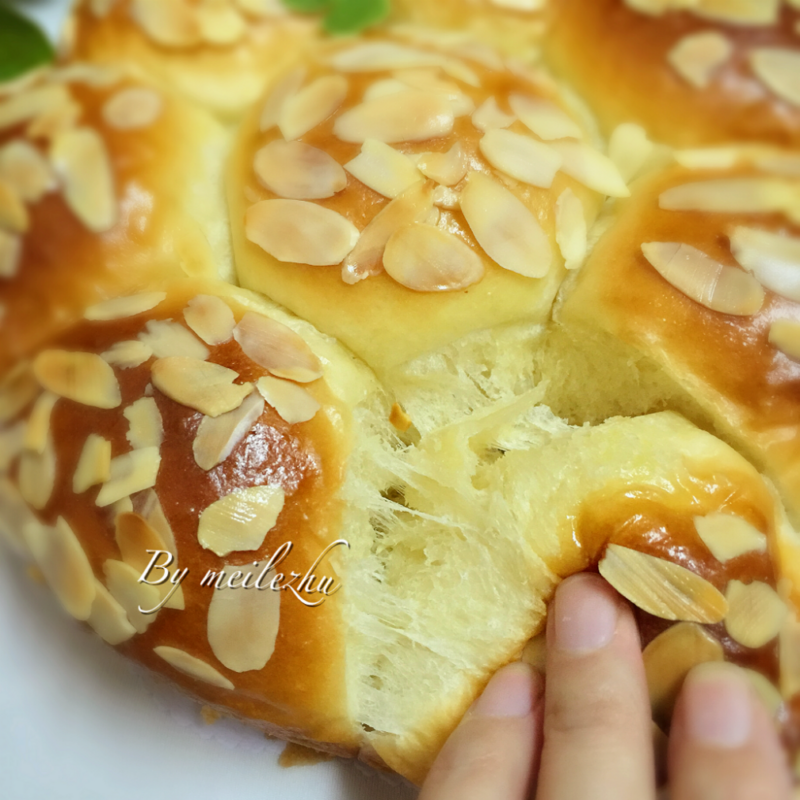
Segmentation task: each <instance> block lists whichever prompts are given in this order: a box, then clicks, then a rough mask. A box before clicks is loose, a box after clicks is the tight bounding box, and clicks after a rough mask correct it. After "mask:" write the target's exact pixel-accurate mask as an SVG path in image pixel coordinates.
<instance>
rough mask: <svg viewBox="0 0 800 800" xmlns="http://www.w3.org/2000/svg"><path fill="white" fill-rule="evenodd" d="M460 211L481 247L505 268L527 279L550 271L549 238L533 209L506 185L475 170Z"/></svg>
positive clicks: (464, 191)
mask: <svg viewBox="0 0 800 800" xmlns="http://www.w3.org/2000/svg"><path fill="white" fill-rule="evenodd" d="M461 210H462V211H463V212H464V216H465V218H466V220H467V224H468V225H469V227H470V228H471V230H472V233H473V234H474V235H475V238H476V239H477V240H478V243H479V244H480V246H481V247H482V248H483V249H484V250H485V251H486V253H487V255H488V256H489V258H491V259H493V260H494V261H495V262H496V263H497V264H498V265H499V266H501V267H503V269H507V270H510V271H511V272H516V273H518V274H519V275H524V276H525V277H528V278H542V277H544V276H545V275H546V274H547V273H548V271H549V270H550V266H551V265H552V263H553V252H552V249H551V247H550V240H549V239H548V237H547V234H546V233H545V232H544V231H543V230H542V226H541V225H540V224H539V221H538V220H537V219H536V217H535V216H534V214H533V212H532V211H531V210H530V209H529V208H528V207H527V206H526V205H525V204H524V203H523V202H522V201H521V200H520V199H519V198H518V197H517V196H516V195H515V194H513V193H512V192H511V191H509V190H508V189H506V188H505V186H503V185H502V184H500V183H498V182H497V181H496V180H494V179H493V178H490V177H489V176H488V175H486V174H484V173H482V172H473V173H472V174H471V175H470V176H469V180H468V181H467V185H466V187H465V188H464V190H463V192H462V193H461Z"/></svg>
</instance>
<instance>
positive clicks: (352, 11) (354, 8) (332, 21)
mask: <svg viewBox="0 0 800 800" xmlns="http://www.w3.org/2000/svg"><path fill="white" fill-rule="evenodd" d="M435 1H436V0H431V2H435ZM390 6H391V3H390V0H331V10H330V13H329V14H328V16H327V17H326V18H325V30H326V31H328V33H335V34H348V33H358V32H359V31H361V30H363V29H364V28H368V27H369V26H370V25H375V24H377V23H378V22H381V21H382V20H384V19H385V18H386V17H387V16H388V15H389V10H390Z"/></svg>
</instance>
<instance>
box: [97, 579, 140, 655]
mask: <svg viewBox="0 0 800 800" xmlns="http://www.w3.org/2000/svg"><path fill="white" fill-rule="evenodd" d="M94 585H95V598H94V602H93V603H92V612H91V614H89V618H88V619H87V620H86V622H88V623H89V626H90V627H91V628H92V630H93V631H94V632H95V633H96V634H97V635H98V636H99V637H100V638H101V639H102V640H103V641H104V642H105V643H106V644H110V645H111V646H112V647H115V646H116V645H118V644H122V643H123V642H127V641H128V639H130V638H132V637H133V636H135V635H136V628H134V627H133V625H131V623H130V622H129V621H128V615H127V614H126V613H125V609H124V608H123V607H122V606H121V605H120V604H119V603H118V602H117V601H116V600H115V599H114V597H113V595H112V594H111V592H109V591H108V589H106V587H105V586H103V584H102V583H100V581H98V580H97V579H95V582H94Z"/></svg>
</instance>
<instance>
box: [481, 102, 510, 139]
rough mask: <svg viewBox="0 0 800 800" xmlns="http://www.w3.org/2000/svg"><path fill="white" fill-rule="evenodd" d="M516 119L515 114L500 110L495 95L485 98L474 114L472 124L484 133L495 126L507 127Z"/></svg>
mask: <svg viewBox="0 0 800 800" xmlns="http://www.w3.org/2000/svg"><path fill="white" fill-rule="evenodd" d="M516 121H517V118H516V117H515V116H514V115H513V114H506V113H505V112H504V111H501V110H500V106H498V105H497V100H495V98H494V97H490V98H488V99H487V100H485V101H484V102H483V103H482V104H481V105H480V106H478V109H477V111H476V112H475V113H474V114H473V115H472V124H473V125H474V126H475V127H476V128H477V129H478V130H479V131H483V132H484V133H487V132H488V131H490V130H492V129H494V128H507V127H508V126H509V125H513V124H514V123H515V122H516Z"/></svg>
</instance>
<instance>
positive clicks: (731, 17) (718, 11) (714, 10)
mask: <svg viewBox="0 0 800 800" xmlns="http://www.w3.org/2000/svg"><path fill="white" fill-rule="evenodd" d="M671 2H672V3H674V4H675V5H678V4H679V3H683V4H684V5H685V4H686V0H671ZM695 3H696V7H693V8H692V11H693V12H694V13H695V14H697V15H698V16H700V17H706V18H708V19H715V20H718V21H720V22H726V23H729V24H731V25H765V26H766V25H775V24H777V22H778V15H779V14H780V3H781V0H695Z"/></svg>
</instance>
